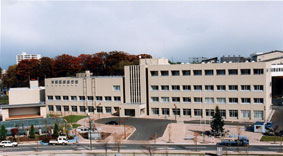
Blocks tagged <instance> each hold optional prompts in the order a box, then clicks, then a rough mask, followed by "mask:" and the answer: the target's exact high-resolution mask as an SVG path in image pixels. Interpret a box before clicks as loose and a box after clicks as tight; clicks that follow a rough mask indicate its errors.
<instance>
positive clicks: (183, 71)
mask: <svg viewBox="0 0 283 156" xmlns="http://www.w3.org/2000/svg"><path fill="white" fill-rule="evenodd" d="M182 74H183V76H190V75H191V71H190V70H182Z"/></svg>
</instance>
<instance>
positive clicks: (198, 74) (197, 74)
mask: <svg viewBox="0 0 283 156" xmlns="http://www.w3.org/2000/svg"><path fill="white" fill-rule="evenodd" d="M193 73H194V76H201V75H202V72H201V70H193Z"/></svg>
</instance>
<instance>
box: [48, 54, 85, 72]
mask: <svg viewBox="0 0 283 156" xmlns="http://www.w3.org/2000/svg"><path fill="white" fill-rule="evenodd" d="M54 70H55V73H56V77H65V76H74V75H75V74H76V73H78V72H80V71H81V65H80V61H79V59H78V58H77V57H74V56H71V55H67V54H63V55H60V56H56V57H55V67H54Z"/></svg>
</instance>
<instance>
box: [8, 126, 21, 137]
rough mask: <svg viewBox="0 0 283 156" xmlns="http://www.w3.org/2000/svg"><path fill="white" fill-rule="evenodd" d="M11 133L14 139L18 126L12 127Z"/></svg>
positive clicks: (17, 132)
mask: <svg viewBox="0 0 283 156" xmlns="http://www.w3.org/2000/svg"><path fill="white" fill-rule="evenodd" d="M10 131H11V134H12V136H13V137H14V139H16V135H18V134H19V128H17V127H16V128H12V129H11V130H10Z"/></svg>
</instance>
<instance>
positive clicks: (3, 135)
mask: <svg viewBox="0 0 283 156" xmlns="http://www.w3.org/2000/svg"><path fill="white" fill-rule="evenodd" d="M7 134H8V131H7V129H6V128H5V125H2V126H1V129H0V139H1V140H6V137H7Z"/></svg>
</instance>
